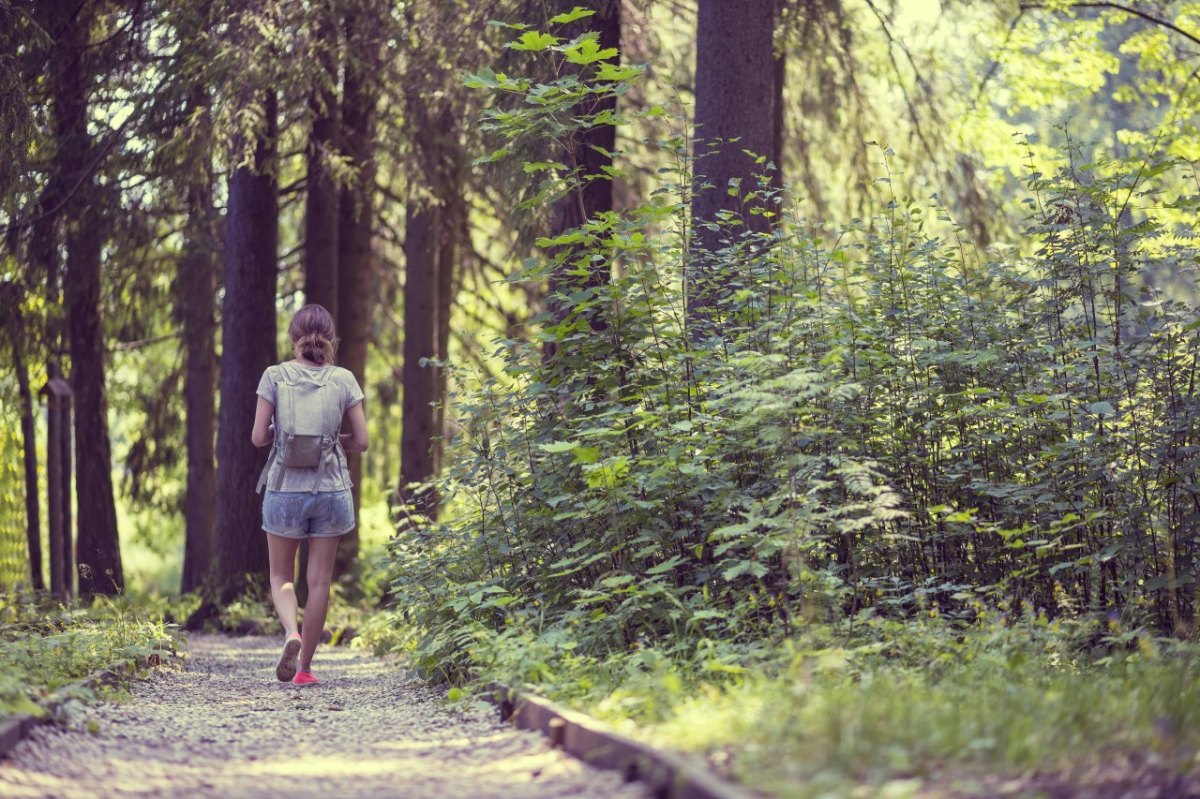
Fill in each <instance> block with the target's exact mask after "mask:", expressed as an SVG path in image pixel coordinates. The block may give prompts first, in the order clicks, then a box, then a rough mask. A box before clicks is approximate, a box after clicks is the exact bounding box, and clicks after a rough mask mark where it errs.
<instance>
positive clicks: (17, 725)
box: [0, 641, 180, 760]
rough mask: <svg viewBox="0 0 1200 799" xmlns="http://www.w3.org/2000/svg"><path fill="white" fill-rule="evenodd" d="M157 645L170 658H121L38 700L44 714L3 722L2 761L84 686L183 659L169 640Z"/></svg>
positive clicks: (107, 682)
mask: <svg viewBox="0 0 1200 799" xmlns="http://www.w3.org/2000/svg"><path fill="white" fill-rule="evenodd" d="M155 648H158V649H163V650H166V651H169V652H170V653H171V654H169V655H168V656H166V657H163V656H162V655H160V654H158V653H153V654H149V655H139V656H137V657H134V658H128V659H126V660H119V661H117V662H116V663H110V664H109V665H107V666H105V667H103V668H101V669H97V670H96V671H93V672H92V673H91V674H89V675H88V676H86V677H84V678H83V679H82V680H76V681H75V682H73V683H68V684H67V685H64V686H62V687H60V688H58V689H57V690H55V691H54V692H53V693H51V694H50V695H49V696H47V697H46V698H45V699H43V700H42V701H40V702H38V706H39V707H40V708H41V709H42V711H43V712H42V715H40V716H35V715H33V714H32V713H18V714H17V715H15V716H9V717H8V718H6V719H4V720H3V721H0V760H3V759H4V758H7V757H8V755H9V753H10V752H12V750H13V749H14V748H16V746H17V744H19V743H20V742H21V741H23V740H24V739H25V737H26V736H27V735H29V733H31V732H33V729H34V728H35V727H37V726H38V725H39V724H47V723H50V722H52V721H53V720H54V717H55V715H56V713H57V711H58V709H59V708H60V707H61V706H62V705H64V704H65V703H66V702H67V700H69V699H70V698H71V696H72V695H73V694H74V693H76V692H78V691H80V690H84V689H92V688H98V687H100V686H102V685H112V684H113V683H115V682H117V681H118V680H120V679H121V677H123V676H125V675H127V674H131V673H136V672H137V671H138V670H139V669H144V668H152V667H155V666H162V665H164V664H165V663H174V662H177V661H178V660H179V659H180V655H179V651H178V650H177V649H176V648H175V647H174V646H173V645H172V644H171V642H169V641H158V642H156V644H155Z"/></svg>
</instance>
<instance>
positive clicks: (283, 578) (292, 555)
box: [267, 533, 300, 636]
mask: <svg viewBox="0 0 1200 799" xmlns="http://www.w3.org/2000/svg"><path fill="white" fill-rule="evenodd" d="M299 544H300V541H299V539H296V538H285V537H283V536H281V535H272V534H271V533H267V557H268V558H269V560H270V562H271V601H272V602H274V603H275V612H276V613H278V614H279V621H280V622H281V623H282V624H283V633H284V635H285V636H290V635H292V634H293V633H295V632H296V586H295V581H296V547H297V546H299Z"/></svg>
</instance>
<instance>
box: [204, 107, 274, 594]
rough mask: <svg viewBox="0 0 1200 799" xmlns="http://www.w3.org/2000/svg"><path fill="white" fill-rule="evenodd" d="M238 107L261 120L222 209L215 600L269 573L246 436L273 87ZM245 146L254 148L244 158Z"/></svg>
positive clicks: (237, 151)
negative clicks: (248, 157) (222, 271)
mask: <svg viewBox="0 0 1200 799" xmlns="http://www.w3.org/2000/svg"><path fill="white" fill-rule="evenodd" d="M239 105H240V107H241V109H242V110H244V111H246V112H247V113H248V114H250V115H251V116H254V117H257V118H258V119H259V120H260V122H259V125H258V126H257V127H256V128H255V129H254V130H253V131H252V132H250V133H248V134H239V135H238V136H237V137H235V141H234V149H233V158H232V160H233V164H234V167H233V169H232V171H231V173H230V177H229V200H228V204H227V206H226V211H225V298H224V301H223V304H222V307H221V378H220V387H221V394H220V397H221V402H220V415H219V420H218V427H217V535H216V559H215V569H216V573H215V578H216V579H215V581H214V587H215V589H216V597H215V598H216V599H217V600H218V601H220V602H224V601H228V600H230V599H232V598H233V597H236V596H237V595H239V594H240V593H242V592H243V591H244V590H245V589H246V588H248V587H249V585H250V582H249V580H250V579H253V578H254V577H259V578H262V577H265V575H266V572H267V546H266V541H265V540H264V538H263V536H262V534H261V532H260V529H261V521H262V500H261V497H260V496H259V495H258V494H257V493H256V492H255V485H256V483H257V481H258V475H259V472H260V471H261V469H262V467H263V465H264V464H265V462H266V456H267V451H266V449H265V448H263V449H259V448H257V447H255V446H254V445H253V444H252V443H251V442H250V429H251V427H252V426H253V423H254V410H255V406H256V404H257V398H256V395H255V390H256V388H257V386H258V381H259V378H260V377H261V376H262V373H263V371H264V370H265V369H266V368H267V367H268V366H270V365H271V363H273V362H274V361H275V357H276V351H275V283H276V279H275V275H276V269H277V265H276V259H277V249H278V240H279V197H278V189H277V184H276V179H275V169H276V165H275V140H276V135H277V134H276V121H275V120H276V108H275V106H276V100H275V93H274V90H273V89H268V90H260V91H258V92H256V93H252V92H251V91H250V90H244V92H243V96H242V98H241V99H240V103H239ZM256 112H260V113H256ZM245 135H248V136H249V137H250V140H249V141H248V142H247V141H246V140H245V139H244V138H243V136H245ZM247 145H248V148H249V149H251V150H252V153H253V155H252V157H251V158H250V159H249V160H247V159H246V150H247V149H248V148H247Z"/></svg>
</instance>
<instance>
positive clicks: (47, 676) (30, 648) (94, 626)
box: [0, 593, 176, 719]
mask: <svg viewBox="0 0 1200 799" xmlns="http://www.w3.org/2000/svg"><path fill="white" fill-rule="evenodd" d="M175 639H176V632H175V630H174V628H173V627H171V626H170V625H167V624H165V623H164V622H163V621H162V620H161V617H159V618H157V619H156V618H154V617H153V616H152V615H149V614H147V613H146V612H145V611H139V610H138V609H136V608H135V607H134V605H133V604H131V603H130V602H129V601H127V600H124V599H117V600H110V599H100V600H97V601H96V602H94V603H93V604H91V605H89V606H84V605H80V604H59V603H53V602H50V601H48V600H45V599H36V598H34V597H32V596H30V595H26V594H21V593H4V594H0V719H2V718H5V717H7V716H10V715H14V714H18V713H32V714H34V715H40V714H41V712H42V711H41V708H40V707H39V706H38V704H37V703H38V701H39V700H41V699H43V698H45V697H46V696H47V695H49V694H50V693H52V692H53V691H55V690H56V689H58V688H61V687H62V686H64V685H67V684H69V683H72V682H75V681H77V680H80V679H82V678H84V677H86V676H87V675H89V674H91V673H92V672H94V671H96V670H97V669H100V668H103V667H105V666H108V665H110V664H112V663H114V662H117V661H121V660H127V659H131V658H134V657H140V656H146V655H151V654H155V653H158V654H164V655H165V654H169V649H170V648H173V647H174V642H175ZM164 647H165V648H164ZM78 698H80V699H83V700H85V701H86V700H88V699H90V698H95V697H94V696H88V695H86V692H85V694H84V695H81V696H80V697H78Z"/></svg>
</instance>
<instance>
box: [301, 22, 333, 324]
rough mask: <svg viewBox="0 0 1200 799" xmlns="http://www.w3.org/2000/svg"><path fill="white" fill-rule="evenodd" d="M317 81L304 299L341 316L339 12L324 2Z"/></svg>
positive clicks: (312, 99) (318, 33)
mask: <svg viewBox="0 0 1200 799" xmlns="http://www.w3.org/2000/svg"><path fill="white" fill-rule="evenodd" d="M315 13H316V14H317V23H316V31H315V38H316V47H317V51H316V53H315V57H316V61H317V63H318V65H319V69H318V70H317V77H316V85H315V86H313V87H312V95H311V97H310V100H309V107H310V108H311V109H312V114H313V123H312V132H311V134H310V135H309V139H308V180H307V185H308V193H307V208H306V211H305V214H304V300H305V302H308V303H317V304H319V305H323V306H325V309H326V310H327V311H329V313H330V314H331V315H332V316H333V318H334V319H335V320H337V319H338V318H339V317H338V300H339V296H338V277H339V272H340V270H339V265H338V187H337V184H336V183H335V182H334V179H333V175H332V174H330V171H329V169H328V163H327V159H328V158H329V156H330V155H331V154H333V153H335V152H337V149H338V100H337V75H338V63H337V45H338V29H337V25H336V23H335V20H334V17H333V12H332V11H331V10H330V9H329V8H328V6H326V5H324V4H321V3H318V4H317V8H316V10H315Z"/></svg>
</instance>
